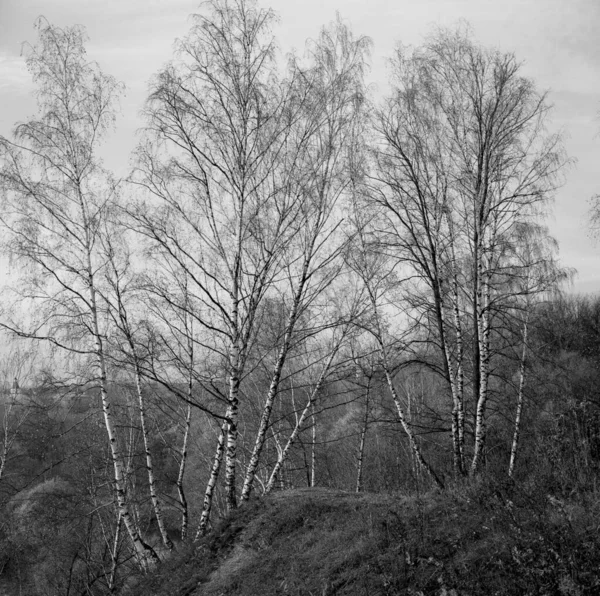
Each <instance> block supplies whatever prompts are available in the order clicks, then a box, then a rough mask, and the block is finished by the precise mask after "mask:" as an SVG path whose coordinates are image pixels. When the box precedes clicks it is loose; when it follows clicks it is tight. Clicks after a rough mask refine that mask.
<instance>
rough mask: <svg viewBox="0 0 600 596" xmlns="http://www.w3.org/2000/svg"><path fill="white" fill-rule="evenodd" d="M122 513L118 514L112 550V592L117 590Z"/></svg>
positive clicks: (110, 587)
mask: <svg viewBox="0 0 600 596" xmlns="http://www.w3.org/2000/svg"><path fill="white" fill-rule="evenodd" d="M122 521H123V520H122V518H121V515H120V514H118V515H117V527H116V529H115V541H114V544H113V549H112V552H111V557H112V566H111V569H110V577H109V578H108V591H109V592H110V593H111V594H112V593H113V592H114V590H115V580H116V579H117V567H118V566H119V539H120V537H121V525H122Z"/></svg>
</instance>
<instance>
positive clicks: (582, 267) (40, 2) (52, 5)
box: [0, 0, 600, 292]
mask: <svg viewBox="0 0 600 596" xmlns="http://www.w3.org/2000/svg"><path fill="white" fill-rule="evenodd" d="M261 5H262V6H271V7H272V8H273V9H274V10H275V11H276V12H277V13H278V14H279V17H280V22H279V26H278V30H277V31H276V34H277V37H278V39H279V42H280V45H281V47H282V49H283V50H284V51H287V50H289V49H291V48H296V49H298V50H299V51H301V50H302V48H303V46H304V41H305V39H307V38H309V37H315V36H316V35H317V33H318V31H319V29H320V27H321V26H322V25H323V24H326V23H328V22H330V21H331V20H333V19H334V18H335V14H336V11H337V12H339V13H340V14H341V16H342V17H343V18H344V19H345V20H346V21H347V22H349V23H350V25H351V26H352V29H353V30H354V32H355V34H357V35H360V34H362V35H368V36H369V37H371V38H372V40H373V44H374V46H373V57H372V58H373V59H372V62H373V64H372V71H371V74H370V80H371V81H372V82H374V83H376V84H377V85H378V86H379V88H380V89H382V88H384V87H385V84H386V79H387V72H386V58H387V57H389V56H390V55H391V52H392V50H393V48H394V45H395V44H396V43H397V42H401V43H403V44H404V45H407V44H410V45H417V44H419V43H420V42H421V41H422V39H423V37H424V36H425V35H427V33H428V32H429V31H431V29H432V27H434V26H435V25H445V26H454V25H456V24H457V22H458V21H459V20H460V19H464V20H466V21H468V22H469V23H470V24H471V26H472V29H473V31H474V34H475V38H476V39H477V40H478V41H479V42H480V43H482V44H484V45H488V46H494V47H497V48H499V49H501V50H503V51H510V52H514V53H515V54H516V56H517V58H518V60H520V61H521V62H523V63H524V67H523V69H524V70H523V72H524V74H526V75H527V76H529V77H531V78H532V79H534V81H535V82H536V84H537V86H538V88H540V89H542V90H548V91H549V94H550V95H549V97H550V102H551V103H552V104H554V110H553V112H552V114H551V128H552V129H553V130H554V129H562V130H563V131H564V133H565V135H566V148H567V151H568V153H569V155H570V157H571V158H573V159H574V160H575V165H574V166H573V167H572V168H571V169H570V171H569V172H568V173H567V181H566V184H565V185H564V187H563V188H562V189H561V190H560V191H559V193H558V196H557V199H556V203H555V208H554V216H553V218H552V219H551V220H550V221H549V222H548V224H549V226H550V229H551V231H552V233H553V235H554V236H555V237H556V238H557V239H558V241H559V245H560V257H561V262H562V264H563V265H565V266H568V267H574V268H576V269H577V270H578V271H579V275H578V277H577V278H576V281H575V285H574V290H575V291H580V292H600V266H599V265H600V245H596V244H595V243H594V242H593V241H592V240H591V239H590V237H589V234H588V231H587V228H586V226H587V210H588V205H589V203H588V201H589V199H590V197H591V196H592V195H594V194H595V193H600V167H598V166H600V136H599V135H598V133H599V132H600V119H599V117H598V113H599V111H600V43H599V42H598V31H599V30H600V0H502V1H500V2H499V1H498V0H369V1H366V0H350V1H348V0H347V1H345V2H343V1H342V0H320V1H318V0H303V1H302V2H292V1H290V0H273V1H271V2H267V1H262V2H261ZM198 7H199V3H198V2H197V1H196V0H0V135H8V134H9V133H10V130H11V128H12V127H13V126H14V124H15V122H17V121H20V120H24V119H26V118H28V117H29V116H31V115H33V113H34V104H33V101H32V99H31V96H30V93H31V90H32V86H31V83H30V81H29V75H28V72H27V70H26V69H25V67H24V62H23V59H22V58H21V56H20V54H21V44H22V42H24V41H31V42H34V41H35V32H34V29H33V23H34V21H35V19H36V18H37V17H38V16H40V15H44V16H45V17H46V18H47V19H48V20H49V21H50V22H51V23H54V24H56V25H59V26H67V25H73V24H80V25H84V26H85V27H86V29H87V32H88V35H89V37H90V41H89V43H88V46H87V48H88V55H89V56H90V58H91V59H93V60H96V61H98V62H99V63H100V65H101V67H102V69H103V70H104V71H105V72H107V73H109V74H112V75H113V76H115V77H116V78H117V79H119V80H121V81H123V82H124V83H125V84H126V87H127V95H126V97H125V99H124V100H123V103H122V114H121V117H120V119H119V122H118V130H117V132H116V133H115V134H114V135H113V138H112V139H111V140H110V142H109V144H108V146H107V149H106V152H105V153H106V164H107V165H108V166H109V167H111V168H112V169H113V170H115V171H117V172H118V173H119V174H124V173H126V171H127V169H128V159H129V153H130V151H131V149H132V148H133V147H134V144H135V130H136V129H137V128H138V127H139V126H140V125H141V122H140V120H139V118H138V112H139V110H140V108H141V107H142V105H143V101H144V96H145V92H146V89H147V84H148V80H149V78H150V77H151V75H152V74H153V73H155V72H156V71H157V70H158V69H159V68H160V67H161V66H162V65H163V64H164V63H165V62H166V61H168V60H169V58H170V56H171V51H172V44H173V41H174V39H175V38H176V37H182V36H184V35H185V34H186V32H187V30H188V28H189V25H190V22H189V20H188V16H189V15H190V14H192V13H194V12H197V11H198ZM0 273H1V268H0Z"/></svg>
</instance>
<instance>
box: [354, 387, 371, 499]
mask: <svg viewBox="0 0 600 596" xmlns="http://www.w3.org/2000/svg"><path fill="white" fill-rule="evenodd" d="M370 394H371V377H370V376H369V377H368V378H367V395H366V404H365V418H364V420H363V425H362V428H361V430H360V442H359V445H358V454H357V464H356V492H357V493H359V492H361V491H362V488H363V486H362V477H363V459H364V455H365V443H366V437H367V429H368V426H369V397H370Z"/></svg>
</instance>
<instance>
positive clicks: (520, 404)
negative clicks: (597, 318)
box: [508, 313, 529, 478]
mask: <svg viewBox="0 0 600 596" xmlns="http://www.w3.org/2000/svg"><path fill="white" fill-rule="evenodd" d="M528 316H529V313H527V314H526V315H525V323H524V324H523V352H522V354H521V365H520V370H519V392H518V395H517V413H516V415H515V430H514V433H513V440H512V445H511V447H510V462H509V464H508V476H509V478H512V475H513V473H514V471H515V461H516V459H517V449H518V447H519V435H520V432H521V414H522V412H523V390H524V388H525V367H526V357H527V326H528V325H527V324H528Z"/></svg>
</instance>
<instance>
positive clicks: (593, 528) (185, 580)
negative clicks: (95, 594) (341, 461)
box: [127, 485, 600, 596]
mask: <svg viewBox="0 0 600 596" xmlns="http://www.w3.org/2000/svg"><path fill="white" fill-rule="evenodd" d="M598 513H599V512H598V508H597V507H596V506H592V505H591V504H588V506H586V507H584V506H581V505H580V506H575V505H567V504H566V503H562V502H559V501H557V500H556V499H552V498H550V499H548V498H547V497H546V496H540V497H539V498H538V499H536V498H534V497H532V496H531V495H530V494H526V493H525V492H519V493H517V492H516V491H515V489H514V488H511V487H504V488H500V487H498V486H492V485H485V486H476V487H469V488H463V489H462V490H461V491H458V490H455V491H449V492H448V491H447V492H444V493H431V494H427V495H423V496H416V497H415V496H411V497H402V496H394V495H374V494H359V495H357V494H353V493H346V492H341V491H332V490H325V489H300V490H293V491H286V492H282V493H279V494H275V495H273V496H271V497H269V498H266V499H261V500H256V501H254V502H253V503H252V504H250V505H249V506H247V507H243V508H241V509H240V510H238V511H237V512H236V513H235V514H234V515H232V516H231V517H229V518H228V519H226V520H224V521H223V522H222V523H221V524H220V526H219V527H218V528H217V529H216V530H215V532H214V533H213V534H212V535H211V536H209V537H207V538H206V539H205V540H204V541H203V542H201V543H200V545H197V546H196V547H191V546H190V547H188V549H187V550H186V549H185V548H180V549H179V551H178V552H177V553H176V554H175V555H174V556H173V557H172V558H171V559H170V560H169V561H166V562H165V563H163V564H162V565H161V566H160V568H159V569H158V570H157V572H156V573H155V574H153V575H151V576H146V577H145V578H142V579H141V580H140V581H139V583H138V584H137V586H135V588H133V587H131V588H130V590H129V591H128V592H127V594H128V595H130V596H134V595H135V596H141V595H142V594H143V595H144V596H150V595H154V596H225V595H230V596H270V595H283V594H289V595H298V596H300V595H306V596H309V595H315V596H316V595H318V596H331V595H333V594H336V595H340V596H341V595H357V596H358V595H364V596H376V595H381V596H384V595H392V594H394V595H395V594H406V595H429V594H431V595H436V596H459V595H470V596H472V595H485V596H491V595H493V594H498V595H502V596H505V595H509V594H515V595H516V594H519V595H521V594H564V595H573V596H574V595H583V594H590V595H591V594H600V573H599V572H598V561H599V560H600V558H599V557H600V539H599V538H598V531H597V529H598V522H597V520H599V519H600V517H598Z"/></svg>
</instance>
